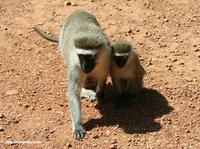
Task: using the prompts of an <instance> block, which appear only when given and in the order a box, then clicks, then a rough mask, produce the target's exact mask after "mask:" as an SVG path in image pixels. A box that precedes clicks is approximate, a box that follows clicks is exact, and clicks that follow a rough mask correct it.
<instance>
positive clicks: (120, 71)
mask: <svg viewBox="0 0 200 149" xmlns="http://www.w3.org/2000/svg"><path fill="white" fill-rule="evenodd" d="M111 47H112V66H111V72H110V75H111V78H112V82H113V85H114V87H115V89H116V90H117V94H118V98H119V99H117V104H116V105H115V106H117V107H119V106H121V105H123V104H124V103H126V101H128V100H129V99H130V98H134V97H136V98H138V97H139V95H140V91H141V89H142V86H143V76H144V74H145V70H144V69H143V67H142V65H141V64H140V61H139V58H138V55H137V54H136V52H135V51H134V49H133V47H132V45H131V44H130V43H129V42H128V41H126V40H118V41H116V42H114V43H113V44H112V45H111ZM124 98H128V99H124Z"/></svg>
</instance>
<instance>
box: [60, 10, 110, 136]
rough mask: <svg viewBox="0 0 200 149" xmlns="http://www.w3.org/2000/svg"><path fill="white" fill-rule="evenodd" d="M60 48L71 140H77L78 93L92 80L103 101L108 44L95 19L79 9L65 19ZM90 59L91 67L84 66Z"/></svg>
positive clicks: (80, 132)
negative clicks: (65, 70)
mask: <svg viewBox="0 0 200 149" xmlns="http://www.w3.org/2000/svg"><path fill="white" fill-rule="evenodd" d="M59 47H60V50H61V54H62V56H63V58H64V61H65V64H66V66H67V81H68V83H67V87H68V88H67V91H68V100H69V109H70V111H71V119H72V128H73V137H74V138H75V139H80V138H83V137H84V135H85V129H84V128H83V126H82V122H81V104H80V93H81V90H82V87H83V86H84V82H85V80H87V78H88V77H91V78H95V79H96V80H97V87H96V97H97V99H98V101H99V102H100V103H101V101H102V100H103V94H104V88H105V83H106V78H107V74H108V73H109V68H110V60H111V48H110V43H109V40H108V39H107V37H106V35H105V34H104V33H103V31H102V29H101V28H100V25H99V23H98V22H97V20H96V18H95V16H94V15H92V14H90V13H88V12H86V11H81V10H78V11H75V12H73V13H72V14H71V15H69V17H67V18H66V20H65V22H64V24H63V26H62V28H61V31H60V35H59ZM84 55H85V57H84ZM88 55H89V56H88ZM87 56H88V57H87ZM90 56H91V57H92V58H94V61H95V62H94V66H93V65H92V64H90V63H88V64H87V62H86V64H85V65H84V64H83V62H85V61H87V60H89V62H90V61H92V60H91V57H90ZM82 59H83V62H82V61H81V60H82ZM92 63H93V61H92ZM91 65H92V66H91ZM87 67H88V68H87ZM84 70H85V72H84Z"/></svg>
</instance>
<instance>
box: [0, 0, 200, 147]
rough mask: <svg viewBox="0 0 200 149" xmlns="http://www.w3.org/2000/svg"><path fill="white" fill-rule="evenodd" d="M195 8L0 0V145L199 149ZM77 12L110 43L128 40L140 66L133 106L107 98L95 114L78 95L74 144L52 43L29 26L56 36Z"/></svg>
mask: <svg viewBox="0 0 200 149" xmlns="http://www.w3.org/2000/svg"><path fill="white" fill-rule="evenodd" d="M199 8H200V3H199V1H198V0H173V1H172V0H165V1H164V0H124V1H118V0H77V1H75V0H72V1H70V2H69V1H64V0H43V1H41V0H15V1H11V0H1V1H0V39H1V41H0V148H56V149H57V148H77V149H79V148H85V149H89V148H92V149H93V148H111V149H112V148H113V149H114V148H121V149H127V148H130V149H132V148H137V149H138V148H141V149H144V148H148V149H150V148H156V149H157V148H161V149H163V148H170V149H175V148H181V149H189V148H191V149H198V148H200V9H199ZM77 9H84V10H89V11H91V12H92V13H93V14H94V15H95V16H96V17H97V19H98V21H99V22H100V24H101V26H102V28H103V29H104V31H105V32H106V33H107V35H108V36H109V38H110V40H111V41H114V40H116V39H127V40H129V41H130V42H132V44H133V45H134V47H135V48H136V50H137V52H138V53H139V55H140V60H141V63H142V65H143V67H144V68H145V69H146V71H147V75H146V76H145V79H144V82H145V83H144V87H145V88H147V89H146V92H145V93H144V97H143V99H142V100H141V101H139V102H138V103H135V104H134V105H130V106H127V107H124V108H121V109H119V110H117V111H113V110H112V109H111V108H110V107H111V106H110V104H111V103H107V105H106V107H105V113H103V115H102V114H100V112H99V111H98V109H96V108H95V105H96V102H94V103H90V102H89V101H86V100H82V105H83V108H82V109H83V122H84V125H85V128H86V129H87V134H86V136H85V138H84V139H83V140H81V141H74V140H73V139H72V132H71V121H70V116H69V110H68V106H67V100H66V90H67V89H66V81H65V78H66V77H65V74H66V69H65V66H64V64H63V60H62V59H61V57H60V55H59V51H58V47H57V44H55V43H51V42H48V41H46V40H45V39H43V38H41V36H39V35H38V34H37V33H35V32H34V31H33V29H32V27H33V26H35V25H38V24H40V25H42V28H43V29H44V30H47V31H49V32H52V33H53V34H55V35H58V32H59V29H60V26H61V24H62V22H63V19H64V17H65V16H66V15H69V14H70V13H71V12H72V11H74V10H77ZM9 141H41V142H39V143H38V144H34V143H33V142H32V143H33V144H27V143H25V142H24V143H23V142H21V143H22V144H20V143H14V142H13V143H11V144H9ZM30 143H31V142H30Z"/></svg>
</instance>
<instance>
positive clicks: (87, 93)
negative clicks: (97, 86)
mask: <svg viewBox="0 0 200 149" xmlns="http://www.w3.org/2000/svg"><path fill="white" fill-rule="evenodd" d="M80 96H81V98H86V99H88V100H90V101H91V102H92V101H94V100H96V93H95V91H93V90H89V89H85V88H82V90H81V95H80Z"/></svg>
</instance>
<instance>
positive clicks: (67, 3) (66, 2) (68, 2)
mask: <svg viewBox="0 0 200 149" xmlns="http://www.w3.org/2000/svg"><path fill="white" fill-rule="evenodd" d="M64 5H65V6H70V5H72V3H71V2H70V1H65V2H64Z"/></svg>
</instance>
